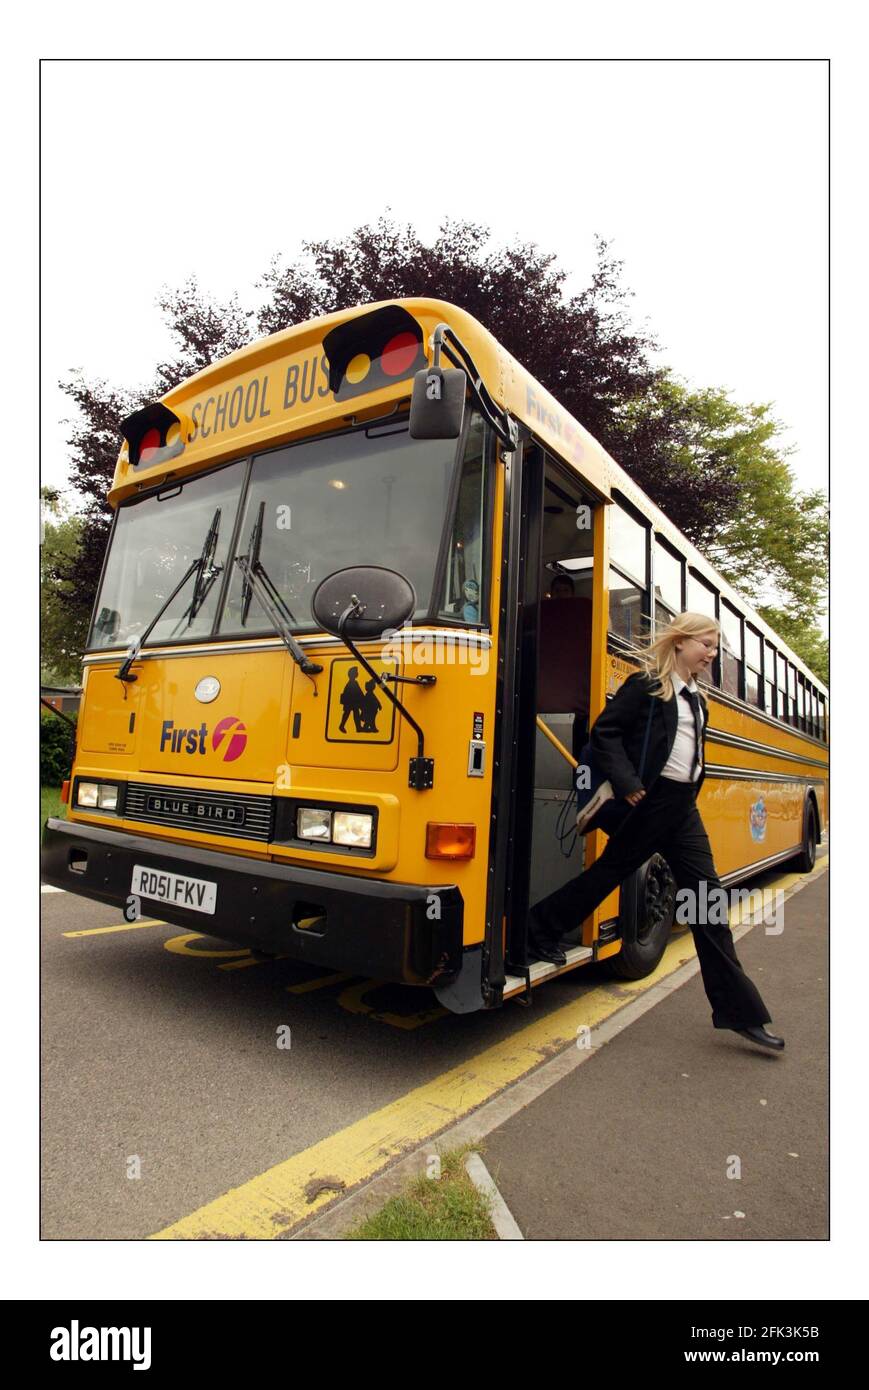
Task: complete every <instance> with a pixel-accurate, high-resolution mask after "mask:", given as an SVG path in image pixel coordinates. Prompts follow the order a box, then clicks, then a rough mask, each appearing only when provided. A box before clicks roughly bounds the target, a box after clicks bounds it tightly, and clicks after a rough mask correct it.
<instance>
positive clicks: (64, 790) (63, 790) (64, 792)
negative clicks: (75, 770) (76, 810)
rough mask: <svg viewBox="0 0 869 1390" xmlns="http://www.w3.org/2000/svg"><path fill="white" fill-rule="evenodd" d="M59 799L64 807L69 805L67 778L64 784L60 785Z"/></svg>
mask: <svg viewBox="0 0 869 1390" xmlns="http://www.w3.org/2000/svg"><path fill="white" fill-rule="evenodd" d="M60 799H61V801H62V802H63V804H64V806H68V805H69V778H67V779H66V781H65V782H62V783H61V786H60Z"/></svg>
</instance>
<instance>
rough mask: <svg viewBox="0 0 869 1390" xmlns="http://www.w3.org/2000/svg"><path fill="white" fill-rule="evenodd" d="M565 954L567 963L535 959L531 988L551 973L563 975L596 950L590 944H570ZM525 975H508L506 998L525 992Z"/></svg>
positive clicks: (590, 956) (505, 985)
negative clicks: (554, 963)
mask: <svg viewBox="0 0 869 1390" xmlns="http://www.w3.org/2000/svg"><path fill="white" fill-rule="evenodd" d="M564 954H565V955H566V956H567V964H566V965H553V964H552V962H551V961H548V960H535V961H532V963H531V964H530V965H529V966H528V974H529V975H530V977H531V988H532V989H533V988H534V986H535V985H536V984H539V982H540V981H541V980H546V979H548V978H549V976H550V975H561V974H562V973H563V972H564V971H565V970H570V968H571V967H572V966H574V965H579V963H580V961H585V960H591V959H592V957H593V955H594V951H593V950H592V948H591V947H590V946H568V948H567V949H566V950H565V952H564ZM525 988H526V985H525V977H524V976H523V975H508V976H507V977H506V979H505V981H504V994H503V997H504V998H505V999H509V998H510V997H511V995H514V994H522V993H524V992H525Z"/></svg>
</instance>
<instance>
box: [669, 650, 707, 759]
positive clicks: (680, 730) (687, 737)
mask: <svg viewBox="0 0 869 1390" xmlns="http://www.w3.org/2000/svg"><path fill="white" fill-rule="evenodd" d="M672 679H673V689H674V690H675V692H676V694H675V696H674V697H673V698H674V699H675V701H676V708H677V710H678V712H679V723H678V725H677V727H676V737H675V739H674V740H673V747H672V748H671V749H670V756H669V758H668V759H667V761H666V762H665V764H664V766H663V767H662V769H661V776H662V777H668V778H669V779H670V780H671V781H672V782H696V781H697V779H698V777H699V776H700V774H701V772H702V771H703V765H702V758H703V750H702V749H701V750H700V757H701V765H700V767H698V768H696V769H695V772H694V775H693V777H692V775H691V769H692V767H693V766H694V753H695V750H696V749H697V729H696V727H695V724H694V714H693V711H692V709H691V701H690V700H685V699H683V697H682V693H681V692H682V690H683V689H684V688H685V686H686V685H687V686H688V689H689V690H692V691H694V690H696V689H697V682H696V681H695V680H694V678H693V676H692V678H691V680H690V682H689V681H683V679H682V677H681V676H680V675H679V674H678V673H677V672H676V671H674V672H673V673H672ZM700 722H701V724H705V718H704V714H703V706H702V705H701V706H700Z"/></svg>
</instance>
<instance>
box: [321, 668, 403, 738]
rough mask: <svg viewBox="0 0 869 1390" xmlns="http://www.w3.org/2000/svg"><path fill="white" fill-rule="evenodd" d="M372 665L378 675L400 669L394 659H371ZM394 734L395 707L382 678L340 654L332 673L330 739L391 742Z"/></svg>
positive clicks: (327, 728) (328, 712)
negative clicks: (376, 676)
mask: <svg viewBox="0 0 869 1390" xmlns="http://www.w3.org/2000/svg"><path fill="white" fill-rule="evenodd" d="M369 665H370V666H371V669H372V671H376V672H377V675H378V677H380V676H382V675H383V673H384V672H385V671H392V672H393V673H394V672H395V670H396V663H395V662H394V661H383V660H370V661H369ZM394 688H395V687H394V686H393V689H394ZM394 733H395V706H394V704H393V703H392V701H391V700H390V698H389V696H388V695H387V694H385V692H384V690H383V688H382V686H381V685H380V684H379V680H375V679H374V677H373V676H372V675H371V673H370V672H369V671H366V669H365V667H364V666H362V665H360V663H359V662H358V661H356V660H354V659H353V658H352V657H336V658H335V660H334V661H333V662H332V667H331V671H330V673H329V703H328V706H327V709H326V738H327V739H328V741H329V742H330V743H391V742H392V740H393V737H394Z"/></svg>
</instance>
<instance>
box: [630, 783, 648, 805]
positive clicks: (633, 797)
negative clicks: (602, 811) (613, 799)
mask: <svg viewBox="0 0 869 1390" xmlns="http://www.w3.org/2000/svg"><path fill="white" fill-rule="evenodd" d="M645 795H646V791H645V788H644V787H641V788H640V790H639V791H638V792H631V794H630V796H626V797H625V801H629V802H630V804H631V805H632V806H636V804H637V802H638V801H642V799H643V797H644V796H645Z"/></svg>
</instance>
